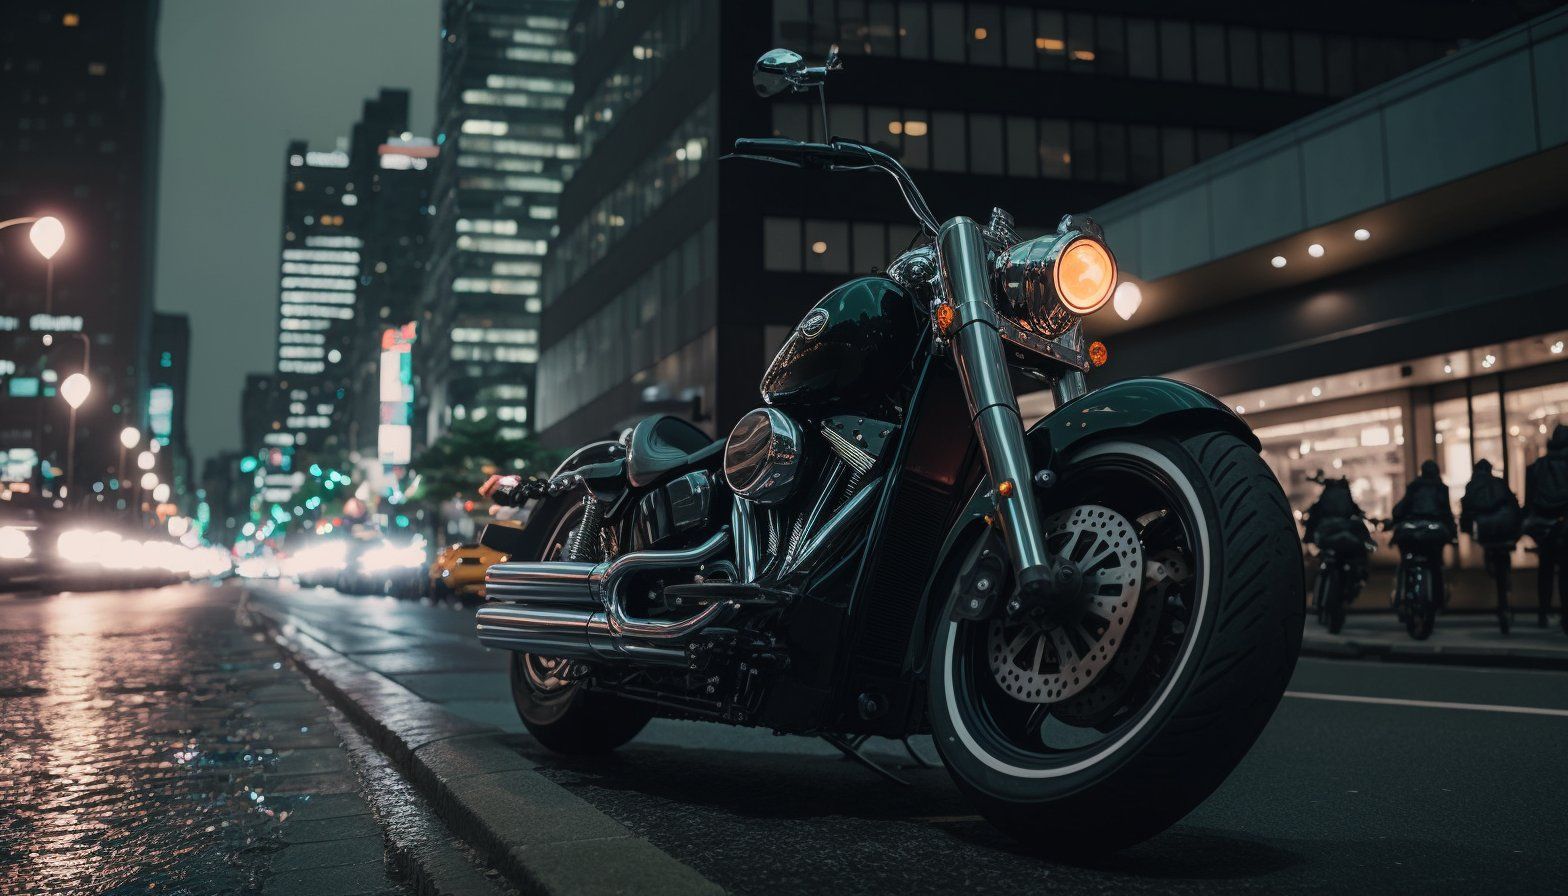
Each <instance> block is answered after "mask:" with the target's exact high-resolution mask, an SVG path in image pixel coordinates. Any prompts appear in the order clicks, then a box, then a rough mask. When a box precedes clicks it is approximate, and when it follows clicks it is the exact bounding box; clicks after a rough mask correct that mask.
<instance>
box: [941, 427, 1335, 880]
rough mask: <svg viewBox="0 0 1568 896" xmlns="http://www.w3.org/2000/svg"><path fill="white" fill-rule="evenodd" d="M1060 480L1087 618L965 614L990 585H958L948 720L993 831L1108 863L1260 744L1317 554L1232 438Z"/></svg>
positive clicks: (1088, 457)
mask: <svg viewBox="0 0 1568 896" xmlns="http://www.w3.org/2000/svg"><path fill="white" fill-rule="evenodd" d="M1059 472H1060V473H1061V479H1060V481H1059V483H1058V484H1057V485H1056V486H1055V487H1053V488H1052V489H1051V491H1050V492H1049V493H1047V495H1046V501H1047V502H1048V505H1049V506H1048V507H1046V508H1045V509H1043V511H1042V516H1043V518H1044V521H1045V526H1044V528H1045V529H1046V533H1047V534H1046V542H1047V548H1048V549H1049V550H1051V551H1052V552H1053V553H1055V554H1057V555H1059V556H1067V555H1070V556H1072V557H1074V559H1075V560H1076V561H1077V562H1078V563H1079V566H1080V567H1081V568H1082V569H1083V570H1084V573H1085V575H1084V579H1085V582H1086V586H1085V587H1086V603H1087V605H1088V609H1087V610H1085V612H1084V616H1083V617H1082V619H1081V620H1079V621H1078V622H1069V623H1066V624H1057V623H1050V622H1045V621H1043V620H1023V621H1015V620H1010V619H1007V618H1006V617H1005V616H1000V615H993V616H992V617H991V618H987V619H981V620H969V619H965V618H961V617H960V616H958V615H957V613H956V611H957V610H958V609H959V608H960V607H961V606H966V605H968V604H969V603H970V601H972V599H973V597H974V595H970V594H966V593H964V589H965V585H964V584H963V583H965V582H970V581H973V580H974V577H973V576H968V575H965V574H964V572H965V570H964V569H962V568H960V569H959V570H957V572H956V573H955V574H954V577H953V579H952V581H954V582H956V583H959V584H955V585H954V586H953V588H952V591H951V594H950V595H949V597H948V603H947V605H946V608H945V610H944V612H943V613H942V615H941V616H939V617H938V619H939V620H940V621H939V622H938V623H937V625H936V631H935V633H934V642H933V646H932V662H931V668H932V674H931V677H930V690H929V707H930V717H931V724H932V729H933V734H934V736H935V740H936V743H937V746H938V748H939V749H940V750H941V752H942V755H943V758H944V760H945V761H946V763H947V766H948V768H949V770H950V771H951V773H952V774H953V777H954V778H955V780H956V781H957V782H958V784H959V786H960V788H961V789H962V790H964V791H965V792H966V793H967V794H968V795H969V796H970V797H971V798H972V799H973V800H974V801H975V802H976V803H977V805H978V806H979V808H980V811H981V812H982V813H983V814H984V815H985V816H986V817H987V818H988V819H990V820H991V821H992V822H993V823H995V824H996V825H997V826H999V827H1001V828H1002V829H1004V830H1006V831H1007V832H1009V833H1010V834H1012V835H1013V836H1015V837H1017V838H1018V839H1019V840H1020V841H1022V842H1023V843H1025V844H1027V845H1028V846H1030V847H1031V848H1034V849H1039V850H1042V851H1047V852H1055V853H1063V852H1080V853H1081V852H1083V851H1106V850H1111V849H1117V848H1120V847H1123V846H1127V845H1130V844H1132V843H1136V842H1138V841H1140V840H1143V839H1146V838H1148V837H1150V836H1153V835H1154V834H1157V833H1159V832H1160V831H1162V830H1164V829H1165V828H1166V827H1168V826H1170V825H1171V824H1173V823H1175V822H1176V821H1177V820H1178V819H1180V818H1181V817H1182V816H1183V815H1185V814H1187V813H1188V812H1189V811H1191V810H1192V809H1193V807H1195V806H1197V805H1198V803H1200V802H1201V801H1202V800H1203V799H1204V798H1205V797H1207V796H1208V795H1209V793H1211V792H1212V791H1213V790H1214V788H1215V787H1217V786H1219V784H1220V782H1221V781H1223V780H1224V778H1225V776H1226V775H1228V774H1229V773H1230V771H1231V769H1232V768H1234V767H1235V765H1236V763H1238V762H1239V761H1240V760H1241V758H1242V756H1243V755H1245V754H1246V752H1247V750H1248V748H1249V747H1250V746H1251V745H1252V743H1253V741H1254V740H1255V739H1256V738H1257V736H1258V733H1259V732H1260V731H1262V729H1263V726H1264V724H1265V723H1266V722H1267V721H1268V719H1269V716H1270V715H1271V714H1272V713H1273V711H1274V707H1275V706H1276V705H1278V703H1279V700H1280V697H1281V695H1282V694H1283V693H1284V689H1285V684H1286V682H1287V681H1288V679H1289V677H1290V674H1291V671H1292V669H1293V668H1294V667H1295V662H1296V655H1297V653H1298V651H1299V649H1300V646H1301V628H1302V617H1303V614H1304V610H1305V596H1304V595H1303V593H1302V592H1303V586H1304V583H1303V581H1302V576H1301V548H1300V544H1299V542H1298V540H1297V538H1296V533H1295V526H1294V524H1293V522H1292V521H1291V517H1290V511H1289V508H1288V506H1287V504H1286V503H1285V498H1284V495H1283V494H1282V493H1281V491H1280V487H1279V484H1278V482H1277V481H1276V480H1275V479H1274V477H1273V475H1272V474H1271V473H1270V472H1269V469H1268V467H1267V466H1266V465H1265V464H1264V463H1263V462H1262V460H1261V459H1260V458H1259V457H1258V454H1257V452H1256V451H1254V450H1253V449H1252V448H1251V447H1250V446H1248V445H1246V444H1245V443H1243V442H1242V441H1241V440H1240V439H1238V438H1236V437H1235V436H1233V435H1230V434H1228V433H1207V434H1203V435H1197V436H1192V437H1190V438H1186V439H1183V440H1173V439H1168V438H1162V437H1156V436H1143V435H1139V436H1135V437H1130V438H1127V439H1119V440H1116V441H1105V442H1099V443H1096V444H1092V445H1090V446H1088V447H1085V448H1082V449H1079V450H1078V451H1076V452H1075V453H1074V454H1073V456H1071V457H1070V458H1068V459H1067V461H1066V463H1065V464H1062V465H1060V467H1059ZM988 537H989V536H988ZM982 554H983V551H981V550H979V549H977V550H976V551H974V552H973V553H971V554H969V557H968V559H967V560H966V561H965V562H966V563H967V562H974V561H975V558H977V557H979V556H981V555H982ZM1000 612H1001V611H1000V609H999V610H998V613H1000ZM1031 626H1032V627H1031Z"/></svg>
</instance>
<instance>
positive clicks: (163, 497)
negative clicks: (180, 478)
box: [152, 482, 169, 504]
mask: <svg viewBox="0 0 1568 896" xmlns="http://www.w3.org/2000/svg"><path fill="white" fill-rule="evenodd" d="M152 499H153V500H154V501H156V502H158V503H159V504H162V503H164V502H166V501H168V500H169V483H167V482H160V483H158V484H157V485H155V486H153V487H152Z"/></svg>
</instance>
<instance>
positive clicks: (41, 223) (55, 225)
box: [27, 215, 65, 261]
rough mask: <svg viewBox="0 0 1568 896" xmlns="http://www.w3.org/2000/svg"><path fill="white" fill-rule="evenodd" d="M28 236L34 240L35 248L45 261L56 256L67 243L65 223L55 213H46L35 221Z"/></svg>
mask: <svg viewBox="0 0 1568 896" xmlns="http://www.w3.org/2000/svg"><path fill="white" fill-rule="evenodd" d="M27 238H28V239H30V240H32V241H33V248H34V249H37V250H38V254H39V255H42V256H43V257H44V260H45V261H50V260H52V259H53V258H54V256H55V253H56V252H59V251H60V247H61V246H64V245H65V225H64V224H61V223H60V219H59V218H56V217H54V216H53V215H44V216H43V217H42V218H39V219H38V220H37V221H34V222H33V227H32V229H31V230H29V231H28V232H27Z"/></svg>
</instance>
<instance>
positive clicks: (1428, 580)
mask: <svg viewBox="0 0 1568 896" xmlns="http://www.w3.org/2000/svg"><path fill="white" fill-rule="evenodd" d="M1405 587H1406V588H1407V589H1409V590H1408V591H1407V592H1406V597H1405V606H1406V614H1405V631H1407V632H1409V633H1410V637H1412V638H1414V639H1415V640H1417V641H1425V640H1426V639H1427V638H1429V637H1431V635H1432V629H1433V627H1434V626H1436V624H1437V597H1436V595H1434V594H1433V593H1432V575H1431V573H1430V572H1429V571H1428V570H1427V569H1426V568H1425V567H1422V566H1417V567H1415V568H1414V569H1411V570H1410V571H1409V572H1407V573H1406V574H1405Z"/></svg>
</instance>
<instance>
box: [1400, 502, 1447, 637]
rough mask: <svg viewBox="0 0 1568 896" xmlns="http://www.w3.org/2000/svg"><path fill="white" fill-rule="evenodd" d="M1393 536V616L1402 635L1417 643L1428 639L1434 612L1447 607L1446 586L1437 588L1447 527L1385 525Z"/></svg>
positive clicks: (1428, 522) (1421, 521)
mask: <svg viewBox="0 0 1568 896" xmlns="http://www.w3.org/2000/svg"><path fill="white" fill-rule="evenodd" d="M1384 526H1385V528H1388V529H1389V530H1390V531H1392V532H1393V533H1394V536H1393V539H1392V541H1393V543H1394V545H1395V546H1397V547H1398V548H1399V572H1398V574H1397V575H1396V576H1395V579H1394V596H1393V604H1394V612H1395V613H1396V614H1397V615H1398V617H1399V621H1400V622H1401V623H1403V624H1404V626H1405V631H1406V632H1408V633H1409V634H1410V637H1412V638H1414V639H1415V640H1417V641H1425V640H1426V639H1427V638H1429V637H1431V636H1432V630H1433V628H1435V627H1436V625H1437V611H1438V609H1439V608H1441V607H1442V606H1443V605H1445V604H1447V603H1448V596H1447V594H1446V593H1444V592H1446V590H1447V588H1446V585H1442V586H1440V585H1438V583H1437V582H1438V580H1439V579H1440V578H1441V574H1442V562H1443V560H1442V557H1443V555H1442V549H1443V547H1444V546H1446V545H1448V544H1449V543H1451V542H1452V541H1453V540H1454V539H1453V535H1452V534H1451V533H1450V532H1449V530H1448V527H1447V526H1444V525H1443V524H1442V523H1440V522H1437V521H1435V520H1427V519H1409V520H1404V521H1402V522H1398V523H1394V522H1389V521H1385V522H1384Z"/></svg>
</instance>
